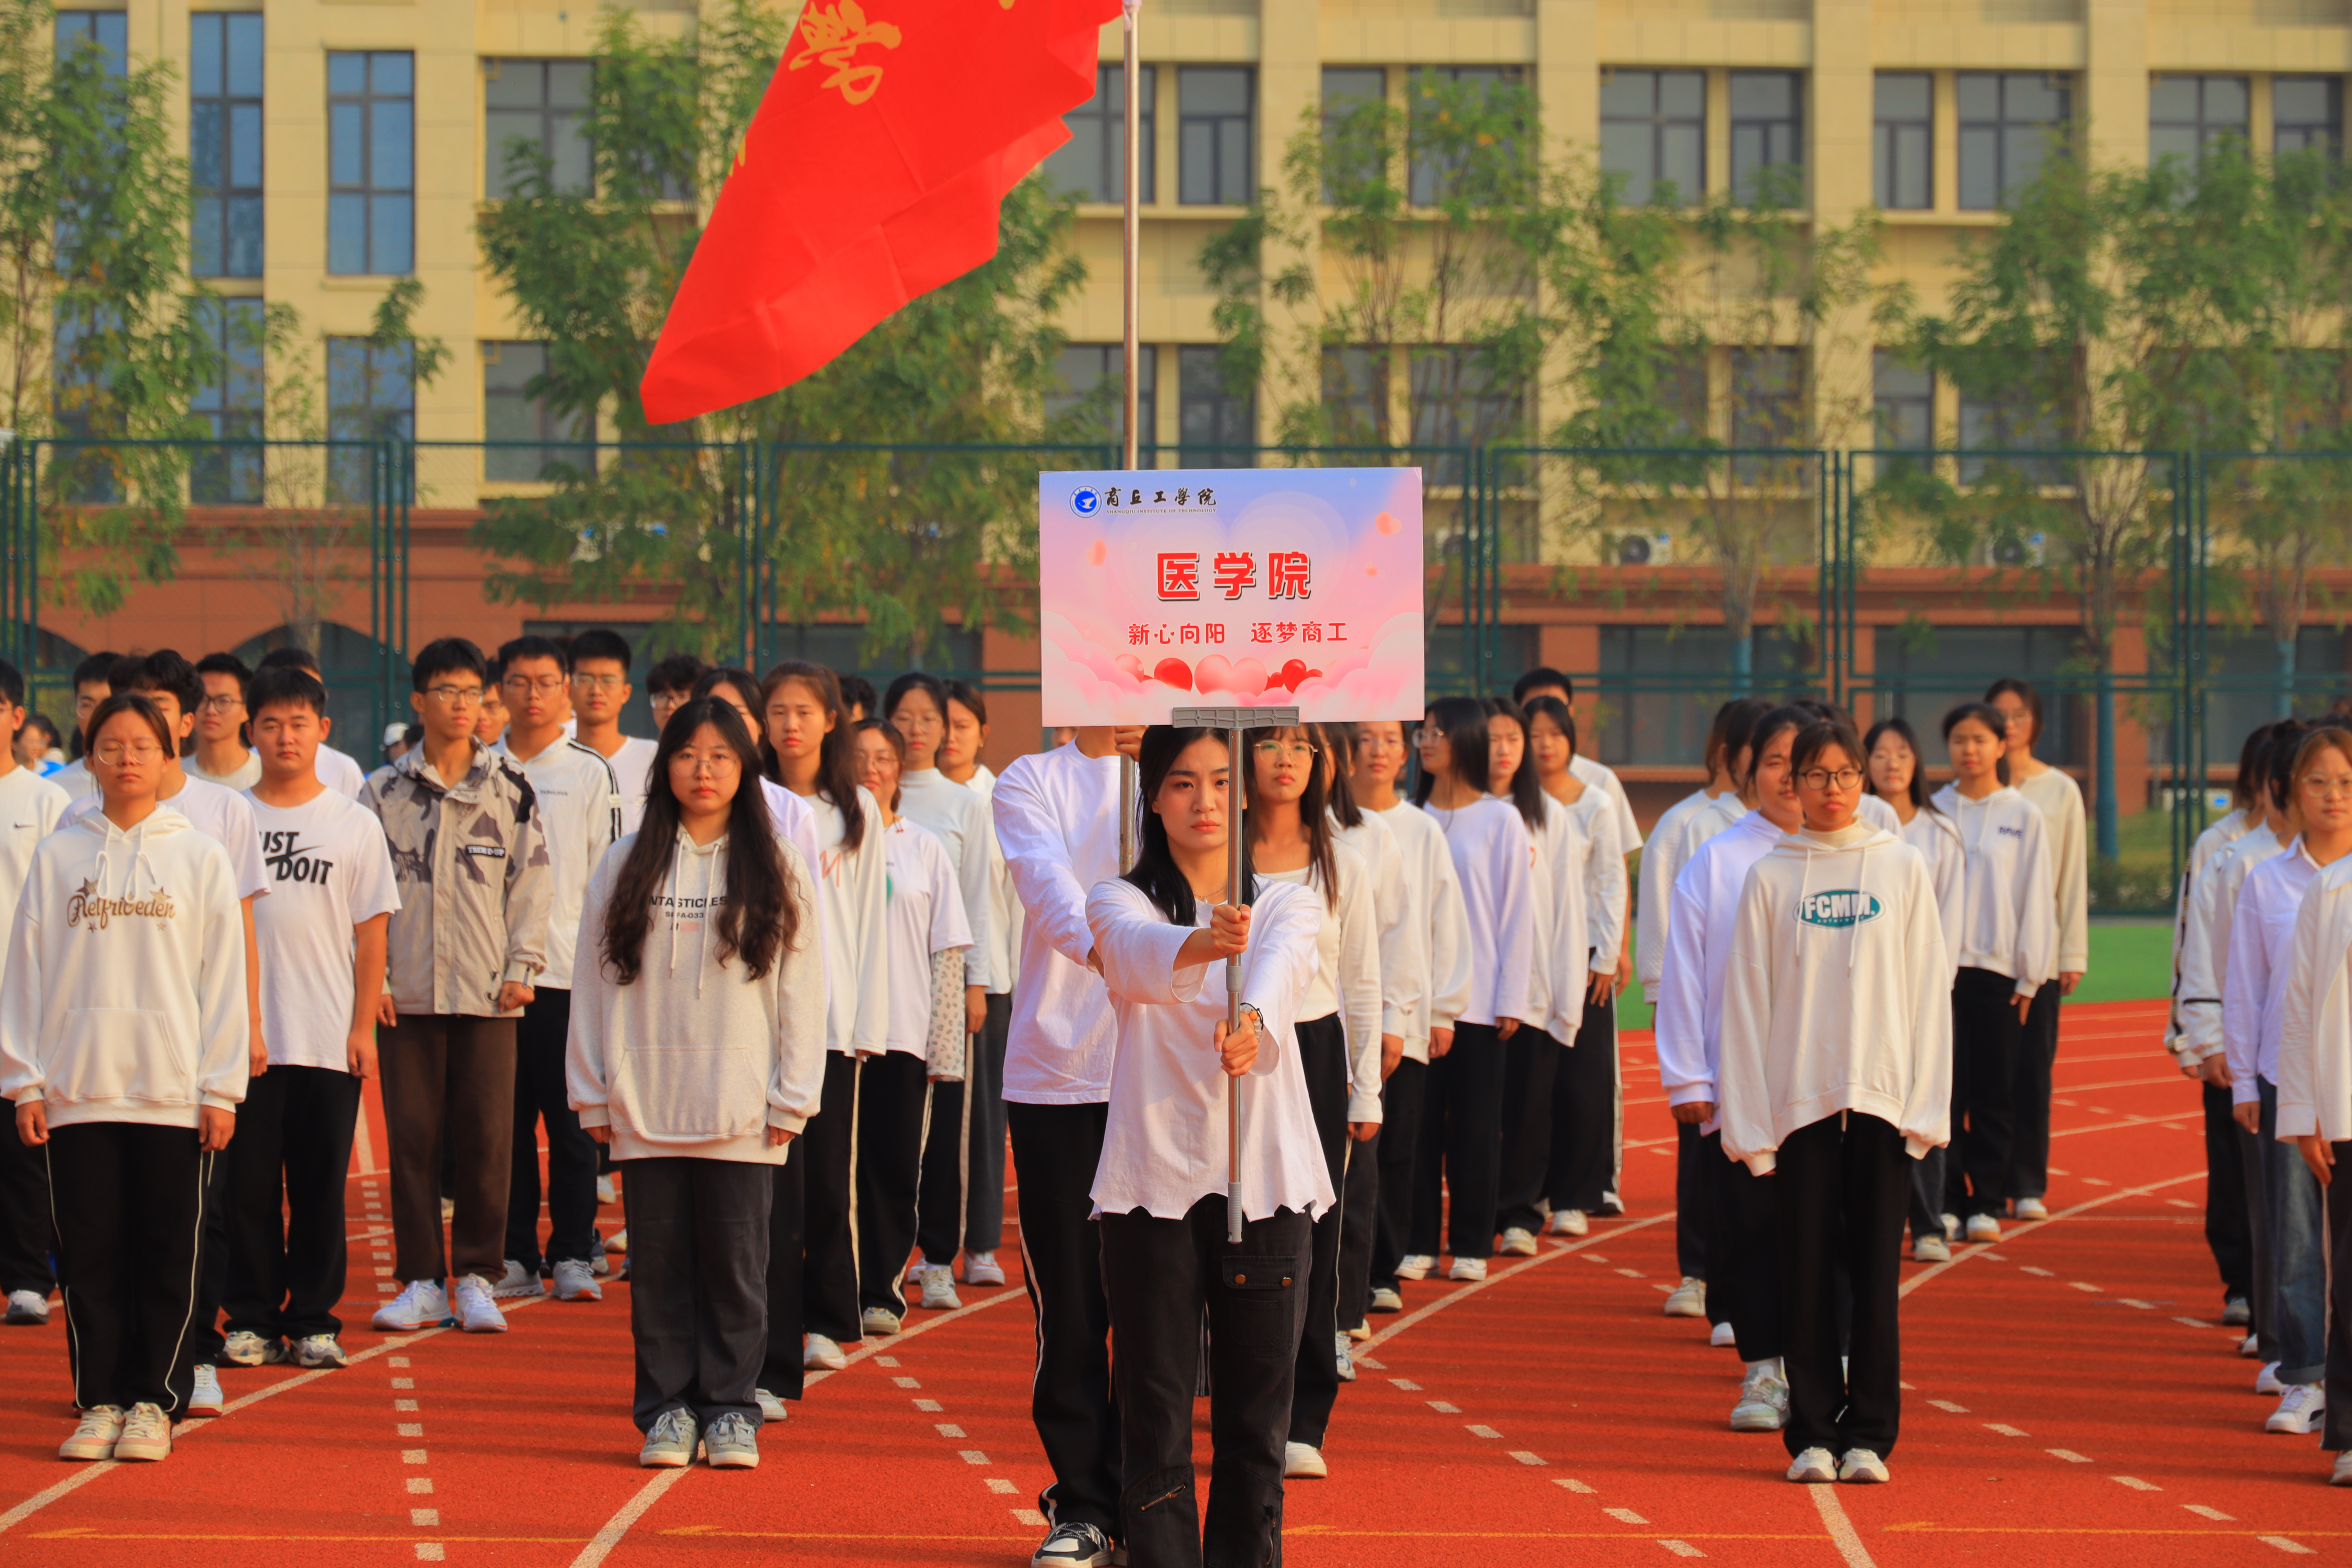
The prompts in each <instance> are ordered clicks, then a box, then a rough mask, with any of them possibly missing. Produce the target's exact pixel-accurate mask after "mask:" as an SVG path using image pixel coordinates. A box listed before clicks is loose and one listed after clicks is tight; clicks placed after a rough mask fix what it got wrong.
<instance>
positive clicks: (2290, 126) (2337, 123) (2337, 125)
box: [2271, 71, 2344, 163]
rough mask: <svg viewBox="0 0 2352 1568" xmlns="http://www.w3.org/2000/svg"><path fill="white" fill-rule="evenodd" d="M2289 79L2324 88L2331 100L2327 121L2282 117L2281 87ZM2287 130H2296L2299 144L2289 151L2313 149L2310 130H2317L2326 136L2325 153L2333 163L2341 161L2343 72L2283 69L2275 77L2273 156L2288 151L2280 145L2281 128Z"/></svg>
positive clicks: (2322, 151)
mask: <svg viewBox="0 0 2352 1568" xmlns="http://www.w3.org/2000/svg"><path fill="white" fill-rule="evenodd" d="M2289 83H2294V84H2297V85H2301V84H2305V83H2312V84H2316V85H2318V86H2320V87H2323V88H2325V89H2326V92H2327V100H2328V101H2327V118H2326V120H2324V121H2307V120H2297V121H2285V120H2284V119H2282V118H2281V116H2280V114H2279V89H2280V88H2281V87H2282V86H2285V85H2287V84H2289ZM2288 130H2293V131H2294V132H2297V134H2298V142H2299V144H2298V145H2297V146H2295V147H2294V148H2292V149H2288V150H2287V152H2289V153H2302V152H2308V151H2310V150H2311V147H2312V143H2311V142H2310V140H2309V139H2308V135H2309V132H2314V131H2317V132H2322V133H2324V135H2325V137H2326V141H2325V143H2324V145H2323V146H2322V147H2321V149H2320V151H2321V153H2322V156H2323V157H2325V159H2326V161H2327V162H2328V163H2341V162H2342V161H2343V158H2344V79H2343V78H2342V77H2340V76H2326V75H2315V74H2313V73H2310V72H2305V71H2296V72H2293V73H2288V72H2280V73H2279V74H2277V75H2275V76H2273V77H2272V78H2271V152H2272V153H2273V155H2274V156H2284V155H2286V153H2282V151H2281V149H2280V146H2279V139H2280V134H2281V132H2285V131H2288Z"/></svg>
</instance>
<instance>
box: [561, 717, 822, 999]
mask: <svg viewBox="0 0 2352 1568" xmlns="http://www.w3.org/2000/svg"><path fill="white" fill-rule="evenodd" d="M705 724H708V725H709V726H710V727H711V728H712V729H713V730H716V731H719V740H721V741H722V742H725V743H726V745H727V748H728V750H730V751H731V752H734V753H735V757H736V760H737V762H738V763H740V764H741V768H742V771H741V772H740V773H739V774H738V775H737V783H736V787H735V799H734V801H733V803H732V804H730V805H729V806H728V808H727V891H726V901H725V902H724V903H722V904H720V905H719V908H718V909H716V910H710V911H708V912H707V913H706V915H705V916H704V918H705V919H707V920H709V921H710V922H711V930H712V931H715V932H716V933H717V934H718V937H719V962H720V963H725V962H726V961H727V960H729V959H730V958H740V959H741V960H742V961H743V967H744V968H745V969H747V970H749V971H750V972H751V978H752V979H754V980H757V979H759V978H761V976H762V975H765V974H766V973H768V971H769V970H770V969H772V968H773V967H774V966H775V963H776V961H777V959H778V958H779V957H780V956H781V955H782V953H783V952H785V951H786V950H787V949H790V948H794V947H797V946H799V945H800V942H799V939H800V930H801V911H800V907H799V905H798V904H797V902H795V900H793V896H792V890H791V884H790V883H789V882H787V881H786V880H785V873H784V852H783V848H782V846H781V845H779V844H778V843H777V841H776V833H775V828H774V826H772V823H771V822H770V820H769V817H768V803H767V800H766V799H765V797H763V796H762V795H761V793H760V752H759V748H758V746H757V745H755V744H754V743H753V742H752V740H751V728H750V726H748V725H746V724H745V723H744V722H743V715H742V714H740V713H739V712H737V711H736V710H735V705H734V704H733V703H731V702H730V701H728V700H726V699H725V698H723V697H698V698H695V699H694V700H692V701H690V702H688V703H686V704H685V705H684V706H682V707H680V708H679V709H678V710H677V712H675V713H673V714H671V715H670V716H669V722H668V723H667V724H665V725H663V726H662V733H661V744H660V746H659V748H658V749H657V750H656V752H654V760H653V763H652V765H651V766H649V767H648V768H647V769H646V780H647V783H648V786H649V787H648V788H647V790H646V815H645V820H644V821H643V822H642V823H641V824H640V825H639V826H638V828H637V832H636V837H635V839H634V840H632V841H631V843H630V845H629V855H628V858H627V859H625V860H624V861H622V862H621V869H620V874H619V875H618V876H616V877H615V878H614V879H613V897H612V900H611V901H610V902H608V903H607V904H606V905H605V906H604V962H605V963H609V964H611V965H612V966H613V978H614V980H615V981H616V982H617V983H619V984H623V985H633V984H636V981H637V978H638V976H639V975H640V974H642V973H644V972H645V956H646V935H647V933H648V932H650V931H652V929H653V922H654V900H656V898H658V897H660V895H661V890H662V884H663V883H664V881H665V880H667V878H668V876H669V872H670V866H671V863H672V861H673V859H674V858H676V856H677V835H678V822H679V816H680V814H679V811H678V806H677V795H675V794H673V793H672V792H671V790H670V784H669V764H670V759H671V758H673V757H675V756H677V753H678V752H680V751H682V750H683V749H685V747H686V745H687V743H688V742H690V741H692V740H693V739H694V736H695V731H698V730H699V729H701V728H702V727H703V726H704V725H705ZM809 875H810V876H811V877H812V878H814V876H815V875H816V868H815V867H814V866H812V867H810V868H809Z"/></svg>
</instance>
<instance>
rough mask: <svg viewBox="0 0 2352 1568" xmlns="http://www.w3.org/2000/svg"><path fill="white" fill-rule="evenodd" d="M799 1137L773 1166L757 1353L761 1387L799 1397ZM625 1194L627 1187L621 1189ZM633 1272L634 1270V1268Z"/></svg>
mask: <svg viewBox="0 0 2352 1568" xmlns="http://www.w3.org/2000/svg"><path fill="white" fill-rule="evenodd" d="M802 1142H803V1140H801V1139H797V1138H796V1139H794V1140H793V1142H792V1144H791V1145H790V1150H791V1152H790V1156H789V1157H788V1158H787V1159H786V1160H785V1161H784V1163H782V1164H781V1165H771V1166H770V1167H769V1168H768V1169H769V1171H770V1173H771V1180H770V1183H769V1185H770V1188H771V1189H772V1195H771V1197H770V1199H769V1203H768V1300H767V1310H768V1332H767V1348H766V1352H765V1353H764V1354H763V1355H762V1356H761V1363H760V1383H759V1386H760V1387H761V1388H764V1389H766V1390H767V1391H768V1392H769V1393H771V1394H774V1395H775V1396H776V1397H777V1398H779V1399H798V1398H799V1397H800V1396H801V1392H802V1381H803V1376H804V1373H803V1370H802V1366H801V1301H802V1295H801V1271H802V1266H803V1258H802V1255H801V1245H802V1235H803V1224H802V1214H801V1211H802V1207H803V1202H804V1197H805V1194H804V1193H803V1189H804V1188H805V1187H806V1185H807V1183H806V1182H805V1181H804V1180H803V1176H802V1173H803V1172H804V1171H806V1170H807V1169H808V1154H807V1152H806V1151H805V1150H804V1149H803V1147H802ZM624 1195H625V1194H624ZM631 1272H632V1273H633V1274H634V1272H635V1269H634V1268H632V1270H631Z"/></svg>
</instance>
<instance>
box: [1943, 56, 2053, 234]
mask: <svg viewBox="0 0 2352 1568" xmlns="http://www.w3.org/2000/svg"><path fill="white" fill-rule="evenodd" d="M1956 86H1957V90H1958V109H1959V121H1960V149H1959V151H1960V205H1961V207H1962V208H1963V209H1964V210H1966V211H1969V212H1990V211H1992V210H1994V209H1995V208H1997V207H2000V206H2001V205H2005V204H2006V203H2007V202H2008V200H2009V196H2010V193H2011V192H2012V191H2014V190H2016V189H2017V188H2018V187H2019V186H2021V185H2023V184H2026V183H2027V182H2029V181H2031V180H2032V178H2033V176H2034V175H2035V174H2039V173H2040V172H2041V169H2042V159H2043V158H2045V157H2046V156H2048V155H2049V152H2050V146H2051V142H2052V141H2053V139H2054V138H2057V137H2061V136H2063V135H2064V134H2065V133H2066V132H2067V128H2068V126H2069V124H2070V123H2071V122H2072V121H2073V119H2074V89H2073V87H2072V86H2071V85H2070V83H2069V82H2068V80H2067V79H2066V78H2065V77H2063V76H2053V75H2051V74H2049V73H2047V72H2043V71H1962V72H1961V73H1960V74H1959V77H1958V81H1957V84H1956Z"/></svg>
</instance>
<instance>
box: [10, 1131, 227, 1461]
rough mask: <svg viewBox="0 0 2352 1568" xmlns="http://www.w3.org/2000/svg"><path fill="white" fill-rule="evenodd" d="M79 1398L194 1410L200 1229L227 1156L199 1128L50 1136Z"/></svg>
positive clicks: (173, 1411)
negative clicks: (202, 1138) (204, 1141)
mask: <svg viewBox="0 0 2352 1568" xmlns="http://www.w3.org/2000/svg"><path fill="white" fill-rule="evenodd" d="M44 1149H45V1152H47V1155H48V1161H47V1163H48V1173H49V1191H50V1193H51V1194H53V1201H54V1202H55V1204H56V1205H57V1206H56V1219H57V1233H58V1285H59V1287H60V1288H61V1289H62V1290H63V1293H64V1296H65V1310H66V1329H67V1332H68V1342H69V1344H70V1346H71V1350H72V1354H71V1356H70V1357H69V1361H70V1363H71V1366H72V1370H73V1384H74V1403H75V1404H76V1405H79V1406H80V1407H81V1408H82V1409H84V1410H88V1409H90V1408H92V1407H93V1406H96V1405H121V1406H122V1408H124V1409H125V1410H128V1409H130V1408H131V1406H132V1405H157V1406H160V1407H161V1408H162V1409H163V1413H164V1414H165V1415H174V1416H176V1415H184V1413H185V1412H186V1410H187V1407H188V1395H189V1394H190V1392H191V1390H192V1389H193V1388H194V1382H195V1364H196V1362H195V1355H194V1337H193V1331H194V1317H195V1297H196V1285H195V1273H196V1251H197V1238H198V1237H199V1236H200V1235H201V1234H202V1233H203V1230H204V1226H205V1216H206V1209H207V1207H208V1200H209V1196H210V1193H211V1190H212V1187H213V1167H214V1165H215V1163H217V1162H218V1160H219V1156H218V1155H217V1154H208V1153H205V1152H203V1151H202V1150H200V1149H198V1148H197V1147H196V1130H195V1129H194V1128H193V1127H148V1126H144V1125H142V1124H139V1123H136V1122H129V1121H77V1122H73V1123H71V1124H69V1125H68V1126H64V1127H55V1126H53V1127H51V1128H50V1129H49V1141H48V1142H47V1144H46V1145H44Z"/></svg>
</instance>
